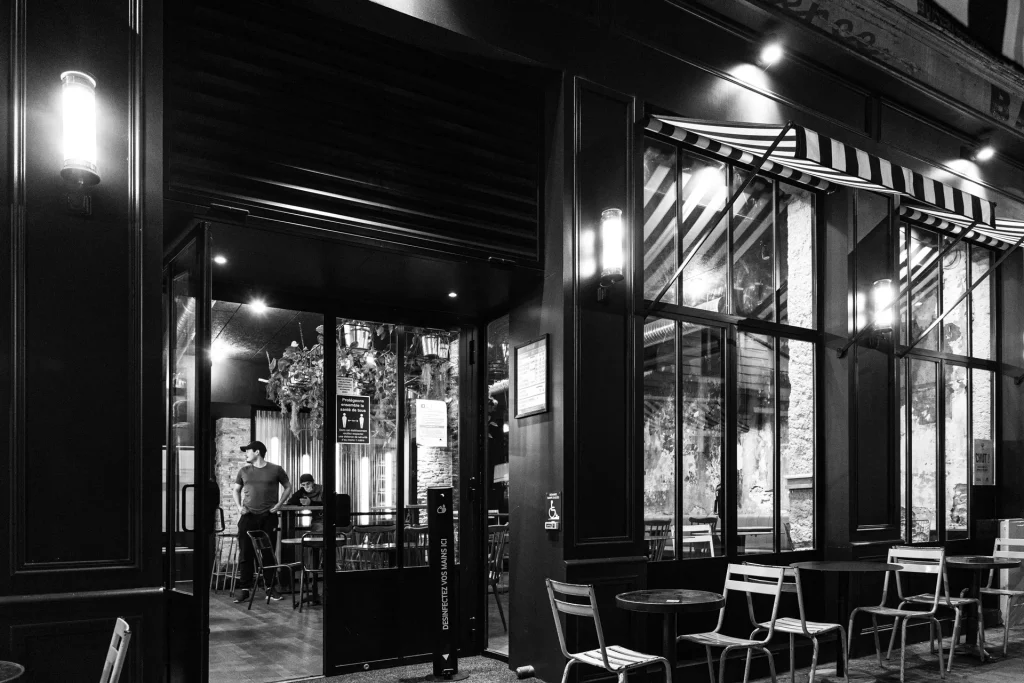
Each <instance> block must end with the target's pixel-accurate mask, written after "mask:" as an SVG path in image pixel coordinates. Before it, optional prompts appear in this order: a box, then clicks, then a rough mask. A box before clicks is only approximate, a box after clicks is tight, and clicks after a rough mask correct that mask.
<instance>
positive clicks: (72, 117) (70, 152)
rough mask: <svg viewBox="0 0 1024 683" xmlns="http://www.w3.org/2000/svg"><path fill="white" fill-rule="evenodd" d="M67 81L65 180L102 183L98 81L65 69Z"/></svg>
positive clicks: (64, 92)
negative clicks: (98, 147)
mask: <svg viewBox="0 0 1024 683" xmlns="http://www.w3.org/2000/svg"><path fill="white" fill-rule="evenodd" d="M60 80H61V82H62V83H63V98H62V99H63V108H64V166H63V167H62V168H61V171H60V175H61V177H62V178H64V179H65V180H68V181H71V182H76V183H81V184H83V185H95V184H97V183H99V182H100V174H99V168H98V166H97V165H96V80H95V79H94V78H93V77H92V76H90V75H88V74H85V73H82V72H81V71H65V72H64V73H62V74H61V75H60Z"/></svg>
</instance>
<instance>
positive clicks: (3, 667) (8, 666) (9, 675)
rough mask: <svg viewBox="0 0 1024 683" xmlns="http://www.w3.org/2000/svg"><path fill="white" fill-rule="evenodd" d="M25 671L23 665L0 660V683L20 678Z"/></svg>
mask: <svg viewBox="0 0 1024 683" xmlns="http://www.w3.org/2000/svg"><path fill="white" fill-rule="evenodd" d="M23 673H25V667H23V666H22V665H21V664H16V663H15V662H0V683H7V681H13V680H14V679H16V678H20V677H21V674H23Z"/></svg>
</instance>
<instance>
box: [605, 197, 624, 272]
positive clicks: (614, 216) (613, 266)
mask: <svg viewBox="0 0 1024 683" xmlns="http://www.w3.org/2000/svg"><path fill="white" fill-rule="evenodd" d="M624 232H625V230H624V228H623V225H622V209H605V210H604V211H602V212H601V282H602V283H606V284H611V283H612V282H618V281H619V280H621V279H622V262H623V254H622V237H623V233H624Z"/></svg>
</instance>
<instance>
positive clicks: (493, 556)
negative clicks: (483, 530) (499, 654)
mask: <svg viewBox="0 0 1024 683" xmlns="http://www.w3.org/2000/svg"><path fill="white" fill-rule="evenodd" d="M506 543H508V524H494V525H492V526H489V527H487V587H488V589H489V590H490V591H491V593H493V594H494V604H496V605H497V606H498V616H499V617H501V626H502V628H504V629H505V633H508V624H507V623H505V610H504V609H502V607H501V598H499V597H498V586H499V584H500V583H501V574H502V570H503V569H504V566H503V565H504V564H505V544H506Z"/></svg>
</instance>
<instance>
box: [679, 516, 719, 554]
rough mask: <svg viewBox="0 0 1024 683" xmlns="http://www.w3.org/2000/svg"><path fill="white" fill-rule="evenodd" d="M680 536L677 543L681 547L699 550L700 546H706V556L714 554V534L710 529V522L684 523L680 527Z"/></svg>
mask: <svg viewBox="0 0 1024 683" xmlns="http://www.w3.org/2000/svg"><path fill="white" fill-rule="evenodd" d="M680 535H681V538H680V539H679V544H680V546H681V547H683V548H687V549H689V550H690V551H691V552H692V551H693V550H701V549H702V548H701V546H704V547H706V548H707V553H708V554H707V556H708V557H714V556H715V536H714V533H713V532H712V531H711V525H710V524H684V525H683V527H682V529H680Z"/></svg>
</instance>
